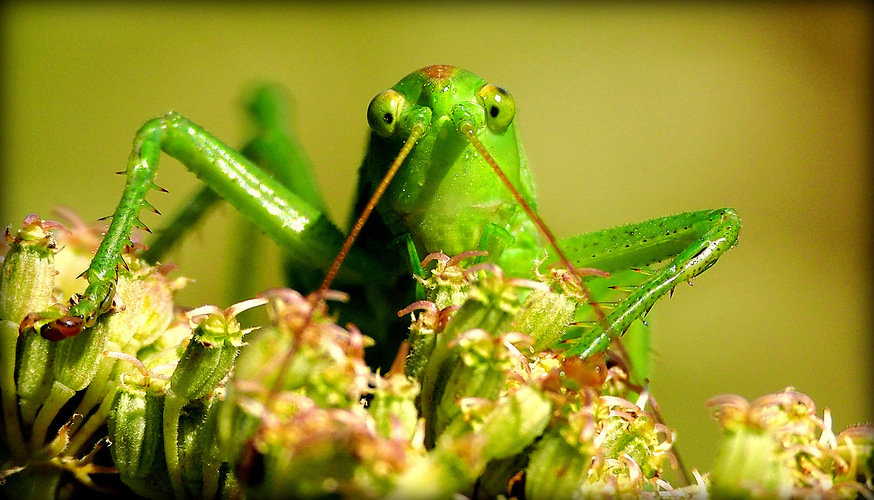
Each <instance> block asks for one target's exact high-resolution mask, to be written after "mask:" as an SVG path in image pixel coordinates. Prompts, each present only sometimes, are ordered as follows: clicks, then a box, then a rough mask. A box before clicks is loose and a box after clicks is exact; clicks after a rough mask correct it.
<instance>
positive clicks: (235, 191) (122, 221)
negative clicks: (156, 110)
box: [31, 113, 369, 336]
mask: <svg viewBox="0 0 874 500" xmlns="http://www.w3.org/2000/svg"><path fill="white" fill-rule="evenodd" d="M162 151H163V152H165V153H167V154H168V155H169V156H172V157H174V158H176V159H177V160H179V161H180V162H181V163H182V164H183V165H185V166H186V167H187V168H188V169H189V170H191V171H192V172H193V173H194V174H195V175H197V176H198V177H199V178H200V179H201V180H203V181H204V182H205V183H206V184H207V186H209V187H210V189H212V190H213V191H215V192H216V193H217V194H218V195H219V196H221V197H222V198H223V199H225V200H227V201H228V203H230V204H231V205H232V206H234V207H235V208H236V209H237V210H238V211H239V212H240V213H242V214H243V215H244V216H245V217H247V218H248V219H249V220H252V221H253V222H254V223H255V224H256V225H257V226H258V227H259V229H261V230H262V231H264V232H265V233H266V234H267V235H268V236H270V237H271V238H273V239H274V240H275V241H277V242H278V243H279V244H281V245H282V246H283V247H284V248H286V249H287V250H288V251H289V253H290V255H291V256H292V258H293V259H294V260H295V262H298V263H300V265H303V266H306V267H317V268H322V269H326V268H327V267H328V265H329V264H330V256H332V255H334V254H335V253H336V252H337V250H338V249H339V248H340V245H341V243H342V241H343V236H342V233H341V232H340V231H339V230H338V229H337V228H336V227H335V226H334V225H333V224H332V223H331V222H330V221H329V220H328V219H327V217H325V215H324V214H323V213H322V212H321V211H320V210H318V209H316V208H314V207H313V206H311V205H310V204H308V203H307V202H305V201H304V200H303V199H301V197H299V196H297V195H295V194H294V193H292V192H291V191H290V190H289V189H287V188H286V187H284V186H283V185H282V184H281V183H279V182H278V181H276V180H275V179H274V178H273V177H271V176H269V175H267V174H265V173H264V172H263V171H261V170H260V169H258V168H257V167H256V166H254V165H253V164H252V163H251V162H249V161H248V160H246V159H245V158H244V157H243V156H242V155H241V154H240V153H237V152H236V151H234V150H233V149H231V148H229V147H228V146H226V145H224V144H223V143H222V142H220V141H219V140H218V139H216V138H214V137H213V136H211V135H210V134H209V133H207V132H206V131H205V130H203V129H202V128H200V127H199V126H197V125H195V124H194V123H192V122H190V121H189V120H188V119H186V118H184V117H183V116H181V115H179V114H177V113H169V114H167V115H166V116H164V117H161V118H155V119H153V120H151V121H149V122H147V123H146V124H145V125H143V127H142V128H141V129H140V130H139V131H138V132H137V135H136V138H135V140H134V146H133V150H132V151H131V155H130V158H129V160H128V167H127V181H126V184H125V188H124V192H123V194H122V198H121V200H120V202H119V204H118V207H117V208H116V210H115V212H114V214H113V215H112V223H111V224H110V226H109V228H108V230H107V232H106V235H105V237H104V239H103V241H102V242H101V244H100V247H99V248H98V250H97V252H96V253H95V256H94V259H93V260H92V261H91V265H90V266H89V267H88V269H87V270H86V271H85V272H84V273H83V274H84V276H85V278H86V279H87V280H88V287H87V289H86V290H85V292H84V294H82V295H81V296H77V297H74V298H73V299H72V300H71V303H72V306H71V307H70V309H69V311H68V312H67V313H66V314H61V313H59V312H58V311H56V310H55V311H46V312H44V313H38V315H37V316H38V318H37V319H36V320H35V321H34V322H33V323H31V325H32V326H34V327H35V328H36V329H38V330H40V331H43V330H44V329H49V330H52V329H54V330H59V329H60V330H63V332H64V335H65V336H71V335H75V334H76V333H78V332H79V331H81V330H82V329H84V328H87V327H89V326H91V325H93V324H94V322H95V320H96V318H97V317H98V316H99V315H100V314H102V313H104V312H106V311H108V310H110V308H111V305H112V297H113V287H114V283H115V279H116V273H117V266H118V265H123V262H122V260H121V252H122V250H123V249H124V247H125V245H127V244H128V243H129V242H130V232H131V230H132V228H133V227H134V226H141V227H144V225H143V223H142V222H141V221H140V220H139V212H140V209H141V208H144V207H146V208H151V205H150V204H149V203H148V202H147V201H146V200H145V197H146V194H147V193H148V192H149V191H151V190H153V189H159V188H158V186H157V185H156V184H155V180H154V179H155V173H156V170H157V167H158V159H159V157H160V154H161V152H162ZM367 262H368V261H367V260H366V259H365V258H364V257H363V256H362V255H361V254H356V253H355V252H352V253H351V254H350V255H349V259H348V261H347V264H346V266H345V267H344V268H343V274H344V277H345V278H346V279H347V280H348V281H352V282H356V281H357V282H360V281H362V280H363V278H364V275H365V274H366V273H367V272H368V271H369V270H368V265H367Z"/></svg>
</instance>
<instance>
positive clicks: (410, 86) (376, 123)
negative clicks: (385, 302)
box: [320, 65, 573, 291]
mask: <svg viewBox="0 0 874 500" xmlns="http://www.w3.org/2000/svg"><path fill="white" fill-rule="evenodd" d="M515 114H516V105H515V101H514V99H513V97H512V96H511V95H510V93H509V92H507V91H506V90H504V89H503V88H501V87H499V86H497V85H494V84H491V83H488V82H487V81H485V80H483V79H482V78H480V77H479V76H477V75H475V74H473V73H471V72H469V71H465V70H463V69H460V68H455V67H452V66H445V65H439V66H429V67H426V68H423V69H421V70H418V71H415V72H413V73H411V74H409V75H407V76H406V77H405V78H403V79H401V81H399V82H398V83H397V84H396V85H395V86H394V87H392V88H391V89H388V90H386V91H383V92H381V93H379V94H378V95H377V96H376V97H375V98H374V99H373V100H372V101H371V103H370V106H369V107H368V111H367V120H368V123H369V124H370V127H371V130H372V133H371V136H370V141H369V145H368V150H367V154H366V156H365V159H364V164H363V165H362V168H361V180H360V182H361V186H360V189H359V191H360V192H361V193H362V194H369V195H370V198H369V200H368V201H367V203H366V204H361V203H359V204H358V206H359V207H360V208H361V209H362V210H361V213H360V215H359V216H358V218H357V219H356V221H355V223H354V224H353V226H352V229H351V230H350V233H349V235H348V237H347V240H346V242H345V243H344V245H343V247H342V249H341V251H340V253H339V254H338V256H337V259H336V260H335V262H334V264H333V265H332V267H331V269H330V270H329V272H328V274H327V276H326V278H325V281H324V282H323V284H322V287H320V290H322V291H325V290H327V287H328V286H329V285H330V283H331V280H332V279H333V277H334V275H335V274H336V272H337V269H338V268H339V266H340V263H341V262H342V260H343V258H344V257H345V255H346V253H348V251H349V249H350V248H351V245H352V242H353V241H354V240H355V238H356V237H357V236H358V233H359V232H360V230H361V228H362V227H363V225H364V222H365V221H366V220H367V219H368V217H369V216H370V214H371V212H372V211H373V210H374V209H375V210H377V211H378V213H379V214H380V216H381V218H382V222H383V223H384V224H385V225H386V226H387V227H388V229H389V230H390V231H391V232H392V233H394V234H395V235H396V236H397V235H402V234H408V235H409V236H410V237H411V239H412V241H413V242H414V244H415V245H416V250H417V252H418V253H419V254H420V255H425V254H427V253H431V252H443V253H446V254H450V255H454V254H459V253H462V252H465V251H469V250H475V249H491V248H492V247H493V246H494V245H495V243H493V242H491V241H489V238H496V236H495V235H496V234H497V235H500V236H498V237H497V238H502V239H503V241H502V242H500V243H498V244H497V248H500V249H502V250H504V251H503V252H494V253H496V254H498V253H499V254H500V255H494V256H493V257H492V260H493V261H495V262H497V263H498V264H499V265H500V266H501V267H502V268H504V271H505V272H507V273H508V274H509V275H522V276H525V277H527V276H530V275H531V274H532V272H533V270H534V269H535V268H536V267H537V264H538V263H539V262H542V261H543V260H544V257H545V255H544V254H543V250H542V248H543V245H542V242H541V240H546V242H548V243H549V245H550V246H551V247H552V248H553V249H554V250H555V257H557V258H558V260H560V261H561V262H562V263H563V264H564V265H565V266H566V267H568V268H569V269H573V266H572V265H571V263H570V261H569V260H568V259H567V258H566V257H565V256H564V255H563V253H562V251H561V249H559V248H558V245H557V244H556V240H555V237H554V236H553V235H552V233H551V231H550V230H549V228H548V227H547V226H546V224H544V223H543V221H542V220H541V219H540V217H539V216H538V215H537V212H536V202H535V199H534V186H533V181H532V178H531V173H530V171H529V169H528V164H527V160H526V158H525V155H524V152H523V150H522V146H521V143H520V141H519V138H518V136H517V134H516V129H515V125H514V123H513V121H514V118H515ZM402 165H403V166H402ZM507 249H509V250H510V251H509V252H508V251H506V250H507Z"/></svg>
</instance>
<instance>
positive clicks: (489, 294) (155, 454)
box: [0, 216, 874, 499]
mask: <svg viewBox="0 0 874 500" xmlns="http://www.w3.org/2000/svg"><path fill="white" fill-rule="evenodd" d="M99 232H100V230H99V228H89V227H86V226H85V225H84V224H82V223H81V222H77V221H76V219H75V218H73V219H72V224H69V227H68V225H64V224H61V223H58V222H52V221H46V220H43V219H40V218H38V217H36V216H31V217H28V218H27V219H26V220H25V221H24V227H23V228H22V229H21V230H19V231H18V232H16V233H14V234H13V233H11V232H7V237H6V248H5V249H3V250H2V251H3V252H4V258H3V264H2V271H0V391H2V393H0V396H2V405H3V410H4V411H3V415H4V420H3V426H2V427H3V429H2V432H3V441H2V446H0V454H2V456H0V460H2V462H3V466H2V470H0V483H3V484H2V487H3V488H4V490H3V492H4V494H6V493H7V492H9V493H10V494H11V495H12V496H13V497H22V498H23V497H28V496H41V497H46V498H52V497H57V496H58V495H59V493H60V492H61V491H62V490H66V489H67V488H70V487H71V486H72V485H79V486H80V487H82V485H84V487H88V488H102V489H106V490H108V491H112V492H114V493H121V492H126V493H127V494H128V495H132V494H136V495H138V496H141V497H145V498H156V499H158V498H160V499H165V498H176V499H201V498H218V497H222V498H225V497H227V498H289V497H294V498H325V497H334V498H337V497H340V498H395V499H406V498H421V499H442V498H453V497H456V498H461V497H468V498H474V497H478V498H498V497H504V498H518V499H552V498H592V497H602V498H642V497H650V498H655V497H665V496H670V497H674V498H677V497H699V498H700V497H703V496H706V495H707V494H712V495H713V496H714V497H720V498H721V497H724V496H736V497H766V498H773V497H796V496H815V497H848V498H852V497H854V496H857V495H861V496H863V497H871V482H872V479H871V478H872V470H874V458H872V456H874V453H872V449H874V432H872V427H871V426H870V425H861V426H856V427H851V428H850V429H847V430H845V431H844V432H841V433H839V434H837V435H835V434H834V433H833V432H832V431H831V423H830V415H829V413H828V411H826V412H825V413H824V416H823V417H822V418H819V417H817V416H816V412H815V407H814V406H813V402H812V401H810V400H809V398H807V397H806V396H804V395H803V394H800V393H797V392H794V391H784V392H781V393H778V394H775V395H770V396H766V397H764V398H760V399H759V400H756V401H753V402H752V403H749V402H747V401H746V400H743V399H741V398H739V397H737V396H721V397H718V398H715V399H714V400H712V401H711V405H712V406H714V407H715V408H717V411H716V415H717V417H718V420H719V422H720V424H721V425H722V426H723V427H724V429H725V431H726V440H725V445H724V447H723V450H722V451H721V453H720V457H719V461H718V462H717V466H716V468H715V470H714V471H713V473H712V476H708V475H706V474H705V475H701V474H698V473H697V472H695V471H693V475H694V477H695V481H694V482H695V484H693V485H691V486H685V487H675V486H673V485H671V484H669V483H668V482H667V481H665V479H664V478H663V472H664V466H665V465H666V464H670V463H672V453H673V452H672V445H673V443H674V441H675V439H676V437H677V433H676V432H675V431H674V430H672V429H670V428H668V427H667V426H666V425H665V424H664V423H663V422H661V421H659V419H658V417H657V414H656V412H655V411H654V410H653V409H652V406H651V405H650V401H651V398H650V396H649V394H648V391H647V389H646V388H645V387H643V386H641V385H638V383H634V382H633V380H634V379H633V378H632V377H631V375H632V373H631V372H632V371H633V370H632V368H631V366H630V362H629V361H628V359H627V357H626V355H625V353H624V352H623V349H622V348H621V346H620V345H619V344H614V349H611V350H609V351H607V352H606V353H603V354H600V355H595V356H591V357H588V358H586V359H582V358H579V357H576V356H569V355H566V351H562V350H561V349H560V347H561V345H562V344H561V342H562V339H565V341H566V340H567V339H568V338H575V337H568V336H567V335H565V330H566V329H567V326H568V325H570V324H574V323H575V322H577V321H580V319H579V318H578V316H579V310H578V309H579V306H580V302H585V301H587V300H588V299H587V298H586V297H585V296H584V294H581V293H579V290H575V289H573V287H572V286H570V285H573V283H576V282H575V281H574V282H569V281H568V280H566V279H565V277H563V275H562V274H561V272H560V271H556V272H553V273H550V274H549V275H545V276H542V277H540V278H541V279H538V280H535V281H530V280H519V279H512V278H506V277H504V276H503V273H502V272H501V270H500V269H499V268H497V267H495V266H494V265H492V264H476V263H475V262H476V261H475V260H474V259H476V258H478V257H480V256H481V253H478V252H467V253H464V254H461V255H459V256H456V257H449V256H445V255H440V254H435V255H432V256H429V257H428V259H426V262H425V263H424V265H430V266H433V267H430V268H429V269H428V272H429V273H430V274H428V278H427V279H421V280H420V284H421V287H422V291H423V293H424V297H425V300H421V301H417V302H415V303H413V304H411V305H410V306H409V307H407V308H405V309H403V310H402V311H401V312H400V314H401V315H406V314H410V315H411V316H412V321H411V327H410V339H409V341H408V343H407V347H406V348H405V349H402V350H401V352H399V353H398V357H397V359H396V362H395V364H394V365H393V367H392V369H391V370H390V371H389V372H388V373H385V374H383V373H379V372H377V373H374V372H373V371H371V369H370V368H369V367H368V366H367V364H366V363H365V361H364V352H365V349H366V348H367V347H368V346H369V345H371V343H372V341H371V340H370V338H368V337H367V336H365V335H363V334H362V333H361V332H360V331H358V330H357V329H356V328H355V327H354V326H353V325H345V326H340V325H338V324H336V321H335V318H334V317H333V316H332V315H331V314H330V313H329V312H328V308H327V306H326V304H325V299H328V300H342V299H343V297H342V295H340V294H336V293H329V294H328V295H327V296H326V297H321V296H318V297H317V296H310V297H305V296H302V295H300V294H299V293H297V292H295V291H292V290H287V289H275V290H270V291H267V292H265V293H263V294H262V296H261V297H258V298H256V299H252V300H248V301H244V302H242V303H239V304H235V305H232V306H230V307H228V308H225V309H221V308H218V307H215V306H202V307H198V308H195V309H193V310H189V311H188V312H187V313H186V312H185V311H184V310H183V309H182V308H180V307H178V306H177V305H175V304H174V302H173V293H174V291H175V290H177V289H178V288H179V287H181V286H182V285H183V284H184V283H185V280H184V279H181V278H177V279H171V278H168V276H167V274H168V271H169V267H167V266H159V267H152V266H149V265H147V264H146V263H145V262H143V261H142V260H140V259H139V258H138V251H139V250H138V247H137V246H136V245H132V246H131V247H130V248H129V249H128V252H127V253H125V255H124V262H123V263H119V265H118V266H117V279H115V280H114V282H113V290H114V293H113V294H112V295H111V297H110V298H109V299H108V300H107V303H106V304H105V305H106V314H103V315H101V316H99V318H98V319H97V321H96V323H95V324H94V326H93V327H91V328H87V329H84V330H83V331H81V332H78V331H76V332H74V330H75V329H69V331H68V330H67V329H65V328H64V327H63V324H59V325H58V326H56V327H53V328H49V329H44V328H43V329H40V328H38V327H39V326H41V324H43V323H46V321H45V318H43V317H42V316H40V313H39V311H43V312H45V311H53V310H57V311H60V312H64V311H66V308H67V307H69V306H70V304H69V303H63V302H61V301H62V297H69V296H73V297H76V294H77V293H79V292H81V289H82V286H83V284H82V280H78V279H77V276H79V274H80V273H81V272H82V269H83V268H84V267H85V266H87V262H88V259H89V257H90V254H91V251H92V250H93V248H94V246H95V245H96V243H97V242H98V240H99ZM429 262H431V263H430V264H429ZM74 301H75V299H74ZM256 306H259V307H260V306H266V308H267V311H268V313H269V315H268V316H269V318H268V320H267V321H266V322H264V324H261V325H254V326H253V327H244V326H243V325H241V324H240V322H239V320H238V318H237V315H238V314H240V313H241V312H242V311H244V310H246V309H247V308H250V307H256ZM587 314H588V313H587ZM38 332H42V334H41V333H38ZM68 333H70V335H67V334H68ZM73 333H76V334H73ZM109 443H111V446H107V445H108V444H109ZM107 449H108V451H109V452H108V453H107ZM459 495H461V496H459Z"/></svg>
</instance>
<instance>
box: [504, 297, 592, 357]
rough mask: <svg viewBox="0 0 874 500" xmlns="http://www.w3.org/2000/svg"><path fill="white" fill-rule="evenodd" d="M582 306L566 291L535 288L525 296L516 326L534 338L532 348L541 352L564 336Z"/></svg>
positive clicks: (515, 322)
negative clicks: (579, 306) (558, 291)
mask: <svg viewBox="0 0 874 500" xmlns="http://www.w3.org/2000/svg"><path fill="white" fill-rule="evenodd" d="M578 305H579V303H578V302H577V301H576V300H574V299H573V298H572V297H570V296H568V295H566V294H560V293H555V292H552V291H547V290H534V291H533V292H531V294H530V295H528V297H527V298H526V299H525V304H524V305H523V306H522V312H520V313H519V315H518V316H517V317H516V319H515V321H514V325H513V329H514V330H516V331H518V332H520V333H524V334H525V335H528V336H529V337H531V338H532V339H534V346H533V347H532V349H533V350H534V352H540V351H542V350H544V349H546V348H549V347H552V346H553V345H555V343H557V342H558V341H559V340H560V339H561V336H562V335H563V334H564V332H565V330H567V327H568V325H569V324H570V323H572V322H573V321H574V313H575V312H576V310H577V306H578Z"/></svg>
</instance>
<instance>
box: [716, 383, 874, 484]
mask: <svg viewBox="0 0 874 500" xmlns="http://www.w3.org/2000/svg"><path fill="white" fill-rule="evenodd" d="M708 405H709V406H712V407H714V414H715V416H716V418H717V420H718V421H719V423H720V425H721V426H722V427H723V429H725V433H726V435H725V442H724V444H723V447H722V450H721V451H720V454H719V457H718V459H717V462H716V466H715V467H714V470H713V473H712V480H713V493H714V494H718V495H743V496H752V497H781V498H790V497H791V498H800V497H820V498H822V497H828V498H855V497H856V496H857V495H861V496H866V497H868V498H871V497H872V496H874V495H872V491H871V488H872V468H871V465H870V464H871V462H872V458H871V457H872V443H874V427H872V426H871V425H860V426H855V427H851V428H849V429H847V430H846V431H844V432H842V433H840V434H838V435H837V436H835V434H834V432H833V431H832V429H831V415H830V413H829V411H828V410H825V412H824V416H823V418H819V417H818V416H817V415H816V406H815V405H814V403H813V401H812V400H811V399H810V398H809V397H808V396H806V395H804V394H802V393H800V392H797V391H794V390H793V389H792V388H788V389H785V390H783V391H781V392H778V393H775V394H769V395H767V396H763V397H760V398H758V399H756V400H755V401H753V402H752V403H750V402H748V401H747V400H745V399H743V398H741V397H740V396H735V395H723V396H718V397H715V398H712V399H711V400H710V401H708Z"/></svg>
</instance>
